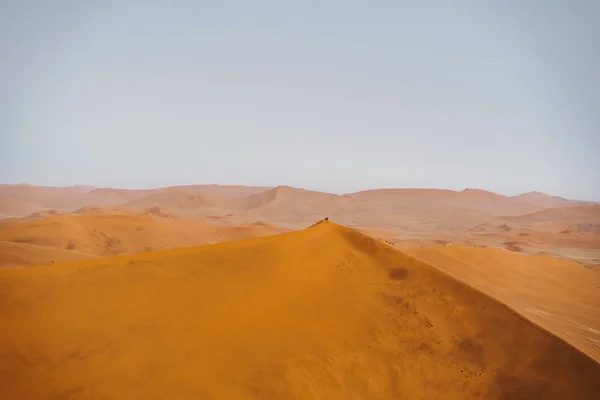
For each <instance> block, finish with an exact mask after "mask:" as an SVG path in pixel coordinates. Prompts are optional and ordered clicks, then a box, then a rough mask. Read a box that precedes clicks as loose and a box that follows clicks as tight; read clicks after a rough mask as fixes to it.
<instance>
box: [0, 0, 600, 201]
mask: <svg viewBox="0 0 600 400" xmlns="http://www.w3.org/2000/svg"><path fill="white" fill-rule="evenodd" d="M599 20H600V2H599V1H594V0H589V1H567V0H564V1H552V0H545V1H542V0H539V1H538V0H520V1H516V0H515V1H507V0H503V1H491V0H489V1H484V0H472V1H459V0H453V1H447V0H440V1H400V0H396V1H351V0H344V1H341V0H340V1H338V0H336V1H301V2H298V1H295V2H291V1H282V0H279V1H275V0H273V1H259V0H257V1H241V0H239V1H226V0H224V1H146V0H136V1H126V0H119V1H97V2H96V1H84V0H81V1H62V0H56V1H43V0H39V1H27V0H12V1H10V0H9V1H7V0H0V135H1V136H0V182H2V183H21V182H27V183H33V184H45V185H73V184H91V185H96V186H110V187H157V186H167V185H179V184H194V183H222V184H254V185H278V184H286V185H291V186H298V187H305V188H311V189H317V190H325V191H330V192H349V191H356V190H360V189H367V188H377V187H439V188H449V189H463V188H466V187H478V188H483V189H488V190H493V191H496V192H499V193H504V194H518V193H520V192H526V191H530V190H540V191H543V192H547V193H550V194H555V195H562V196H566V197H571V198H581V199H591V200H600V183H599V182H600V23H599V22H598V21H599Z"/></svg>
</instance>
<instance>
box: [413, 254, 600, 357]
mask: <svg viewBox="0 0 600 400" xmlns="http://www.w3.org/2000/svg"><path fill="white" fill-rule="evenodd" d="M405 252H406V253H408V254H410V255H412V256H414V257H416V258H418V259H419V260H423V261H425V262H428V263H430V264H432V265H435V266H436V267H437V268H439V269H441V270H442V271H444V272H446V273H448V274H450V275H452V276H454V277H456V278H457V279H460V280H461V281H463V282H466V283H467V284H469V285H471V286H473V287H475V288H478V289H480V290H482V291H483V292H485V293H487V294H489V295H491V296H493V297H494V298H496V299H498V300H500V301H502V302H504V303H506V304H508V305H509V306H510V307H511V308H513V309H514V310H516V311H518V312H519V313H520V314H523V315H525V316H526V317H527V318H529V319H531V320H532V321H534V322H536V323H537V324H539V325H540V326H542V327H544V328H546V329H548V330H550V331H551V332H553V333H555V334H557V335H559V336H560V337H561V338H563V339H564V340H566V341H568V342H569V343H571V344H573V345H574V346H576V347H577V348H579V349H581V350H582V351H584V352H586V353H587V354H588V355H590V356H591V357H593V358H594V359H596V360H598V361H600V294H599V292H598V290H599V288H600V276H598V274H596V273H594V272H593V271H589V270H588V269H586V268H584V267H583V266H581V265H580V264H577V263H575V262H573V261H567V260H557V259H555V258H551V257H542V256H532V255H523V254H518V253H514V252H511V251H506V250H503V249H496V248H477V247H461V246H450V247H437V246H436V247H426V248H413V249H406V250H405Z"/></svg>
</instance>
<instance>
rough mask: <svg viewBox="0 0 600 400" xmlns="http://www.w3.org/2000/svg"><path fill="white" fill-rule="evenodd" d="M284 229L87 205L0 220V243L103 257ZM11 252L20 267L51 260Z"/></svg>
mask: <svg viewBox="0 0 600 400" xmlns="http://www.w3.org/2000/svg"><path fill="white" fill-rule="evenodd" d="M113 211H114V210H113ZM284 231H285V230H284V229H282V228H277V227H275V226H273V225H269V224H266V223H263V224H259V223H257V224H249V225H238V226H221V227H219V226H213V225H208V224H206V223H203V222H199V221H191V220H184V219H178V218H174V217H173V216H171V215H169V214H168V213H165V212H162V211H160V209H150V210H146V212H143V213H141V214H139V215H132V214H131V213H123V214H107V213H105V212H103V211H102V209H92V210H89V211H87V212H86V211H80V214H79V215H78V214H66V215H60V216H55V217H49V218H44V219H41V220H40V219H35V218H34V219H23V220H16V221H6V222H4V223H0V241H4V242H11V243H17V244H29V245H36V246H45V247H49V248H53V249H58V250H70V251H77V252H80V253H84V254H88V255H91V256H100V257H107V256H113V255H119V254H133V253H139V252H147V251H154V250H162V249H170V248H176V247H185V246H192V245H199V244H205V243H215V242H223V241H229V240H236V239H245V238H250V237H256V236H264V235H272V234H276V233H281V232H284ZM16 250H20V251H22V252H23V253H22V254H20V255H19V259H22V260H24V262H23V263H22V264H21V265H33V264H35V263H36V262H37V260H41V261H42V262H41V263H46V262H50V261H53V260H54V259H51V258H49V259H41V258H40V257H39V256H38V253H37V252H36V253H31V254H30V252H29V250H30V248H29V247H19V248H15V250H14V251H16ZM38 250H39V249H38ZM14 251H13V253H14ZM36 251H37V250H36ZM44 254H46V253H44ZM48 254H50V253H48ZM52 254H55V253H52ZM1 255H2V252H0V267H2V266H9V265H8V264H2V261H1V260H2V259H3V258H1ZM14 260H15V257H11V263H10V266H17V264H15V262H14ZM54 261H58V259H57V260H54Z"/></svg>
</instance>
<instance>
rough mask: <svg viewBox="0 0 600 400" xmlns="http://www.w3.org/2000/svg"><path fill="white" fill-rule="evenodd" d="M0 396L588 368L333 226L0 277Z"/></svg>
mask: <svg viewBox="0 0 600 400" xmlns="http://www.w3.org/2000/svg"><path fill="white" fill-rule="evenodd" d="M0 287H1V288H2V289H1V292H0V293H1V295H0V315H1V316H2V327H3V329H2V330H0V398H2V399H37V398H70V399H83V398H106V399H132V398H140V399H146V398H173V399H187V398H189V399H192V398H193V399H197V398H206V399H331V400H335V399H350V398H360V399H401V398H406V399H439V398H443V399H467V398H486V399H533V398H541V399H560V400H563V399H595V398H597V394H598V393H600V379H598V378H599V377H600V364H598V363H597V362H595V361H594V360H592V359H591V358H589V357H588V356H586V355H584V354H583V353H581V352H580V351H578V350H576V349H575V348H573V347H572V346H571V345H569V344H567V343H565V342H563V341H562V340H560V339H558V338H557V337H556V336H554V335H552V334H550V333H548V332H547V331H545V330H542V329H541V328H538V327H537V326H536V325H534V324H532V323H531V322H529V321H527V320H526V319H524V318H522V317H521V316H519V315H518V314H516V313H515V312H513V311H512V310H511V309H509V308H508V307H506V306H505V305H503V304H501V303H499V302H497V301H495V300H493V299H491V298H490V297H488V296H486V295H484V294H482V293H480V292H478V291H476V290H474V289H472V288H470V287H468V286H466V285H465V284H462V283H460V282H459V281H457V280H455V279H453V278H451V277H449V276H447V275H445V274H443V273H441V272H439V271H438V270H436V269H435V268H432V267H430V266H428V265H427V264H424V263H422V262H419V261H416V260H415V259H413V258H412V257H410V256H408V255H406V254H404V253H401V252H399V251H397V250H395V249H394V248H392V247H390V246H387V245H385V244H382V243H380V242H378V241H376V240H374V239H371V238H369V237H366V236H364V235H362V234H359V233H357V232H355V231H352V230H349V229H346V228H342V227H340V226H337V225H335V224H333V223H320V224H317V225H316V226H314V227H312V228H310V229H306V230H304V231H299V232H293V233H288V234H283V235H279V236H271V237H265V238H258V239H250V240H245V241H240V242H232V243H224V244H217V245H210V246H203V247H194V248H185V249H178V250H168V251H161V252H154V253H145V254H138V255H133V256H120V257H113V258H106V259H98V260H90V261H83V262H77V263H70V264H60V265H53V266H41V267H32V268H23V269H14V270H3V271H0Z"/></svg>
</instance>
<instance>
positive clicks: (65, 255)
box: [0, 241, 96, 268]
mask: <svg viewBox="0 0 600 400" xmlns="http://www.w3.org/2000/svg"><path fill="white" fill-rule="evenodd" d="M90 258H96V256H94V255H91V254H85V253H82V252H78V251H71V250H64V249H57V248H54V247H47V246H39V245H35V244H29V243H14V242H3V241H0V268H15V267H30V266H33V265H42V264H49V263H52V262H54V263H61V262H69V261H80V260H88V259H90Z"/></svg>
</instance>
